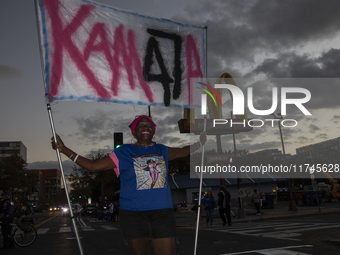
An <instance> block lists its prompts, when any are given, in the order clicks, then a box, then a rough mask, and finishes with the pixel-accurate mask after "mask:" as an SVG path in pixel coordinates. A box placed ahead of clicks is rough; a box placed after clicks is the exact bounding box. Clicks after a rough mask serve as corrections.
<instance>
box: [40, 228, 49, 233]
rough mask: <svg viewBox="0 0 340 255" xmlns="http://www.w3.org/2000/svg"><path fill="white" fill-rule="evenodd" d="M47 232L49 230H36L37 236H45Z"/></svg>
mask: <svg viewBox="0 0 340 255" xmlns="http://www.w3.org/2000/svg"><path fill="white" fill-rule="evenodd" d="M48 230H49V228H39V229H38V230H37V234H38V235H42V234H46V232H47V231H48Z"/></svg>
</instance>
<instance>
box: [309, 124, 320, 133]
mask: <svg viewBox="0 0 340 255" xmlns="http://www.w3.org/2000/svg"><path fill="white" fill-rule="evenodd" d="M319 130H321V129H320V128H319V127H317V126H315V125H314V124H310V125H309V132H311V133H315V132H316V131H319Z"/></svg>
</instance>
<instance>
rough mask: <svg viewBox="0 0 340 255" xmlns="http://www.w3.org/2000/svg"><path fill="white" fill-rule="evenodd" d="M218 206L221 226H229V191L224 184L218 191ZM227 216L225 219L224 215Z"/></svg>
mask: <svg viewBox="0 0 340 255" xmlns="http://www.w3.org/2000/svg"><path fill="white" fill-rule="evenodd" d="M217 196H218V207H219V209H218V210H219V213H220V217H221V219H222V221H223V226H225V225H226V224H227V221H228V226H231V216H230V193H229V191H228V190H226V188H225V187H224V186H221V187H220V192H219V193H218V195H217ZM225 215H226V216H227V220H226V217H225Z"/></svg>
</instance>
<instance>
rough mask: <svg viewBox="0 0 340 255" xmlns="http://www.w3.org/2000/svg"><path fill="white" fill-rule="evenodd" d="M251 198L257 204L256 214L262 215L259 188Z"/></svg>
mask: <svg viewBox="0 0 340 255" xmlns="http://www.w3.org/2000/svg"><path fill="white" fill-rule="evenodd" d="M251 200H252V202H253V203H254V205H255V208H256V211H257V213H256V215H261V213H260V194H259V193H258V192H257V189H254V192H253V195H252V198H251Z"/></svg>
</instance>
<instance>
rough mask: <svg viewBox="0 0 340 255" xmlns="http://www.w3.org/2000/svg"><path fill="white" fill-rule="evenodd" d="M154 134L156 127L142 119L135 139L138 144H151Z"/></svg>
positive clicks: (137, 127) (147, 120)
mask: <svg viewBox="0 0 340 255" xmlns="http://www.w3.org/2000/svg"><path fill="white" fill-rule="evenodd" d="M153 134H154V127H153V124H152V123H151V121H150V120H149V119H147V118H141V119H140V120H139V121H138V123H137V125H136V128H135V133H134V135H135V137H136V139H137V141H138V143H151V142H152V137H153Z"/></svg>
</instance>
